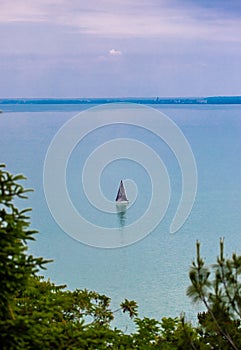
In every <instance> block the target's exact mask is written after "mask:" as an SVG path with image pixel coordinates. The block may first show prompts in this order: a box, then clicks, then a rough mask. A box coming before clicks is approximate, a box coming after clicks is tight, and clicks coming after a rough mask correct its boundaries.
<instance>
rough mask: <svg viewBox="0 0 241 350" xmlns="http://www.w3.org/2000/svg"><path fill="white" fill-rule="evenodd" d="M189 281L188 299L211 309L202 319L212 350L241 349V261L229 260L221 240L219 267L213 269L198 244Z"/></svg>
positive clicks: (203, 328) (201, 330)
mask: <svg viewBox="0 0 241 350" xmlns="http://www.w3.org/2000/svg"><path fill="white" fill-rule="evenodd" d="M211 270H212V271H211ZM211 272H212V273H211ZM189 277H190V280H191V283H192V284H191V286H190V287H189V288H188V290H187V295H188V296H190V297H191V298H192V300H193V301H194V302H196V301H198V300H200V301H202V302H203V304H204V305H205V307H206V309H207V311H206V312H205V313H202V314H200V315H198V319H199V323H200V326H201V327H200V334H201V335H202V337H203V339H205V342H207V343H209V344H210V345H211V348H212V349H235V350H237V349H241V332H240V331H241V327H240V316H241V284H240V277H241V257H240V256H237V255H236V254H233V255H232V258H231V259H226V258H225V257H224V241H223V239H221V240H220V254H219V256H218V257H217V263H216V264H214V265H213V266H212V269H210V267H207V266H205V262H204V260H203V259H202V258H201V257H200V243H199V242H197V258H196V262H193V265H192V268H191V270H190V273H189Z"/></svg>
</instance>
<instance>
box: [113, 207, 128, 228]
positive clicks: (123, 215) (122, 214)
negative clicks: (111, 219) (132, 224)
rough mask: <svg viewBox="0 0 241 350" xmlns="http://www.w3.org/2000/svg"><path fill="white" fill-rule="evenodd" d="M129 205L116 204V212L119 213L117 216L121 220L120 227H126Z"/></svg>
mask: <svg viewBox="0 0 241 350" xmlns="http://www.w3.org/2000/svg"><path fill="white" fill-rule="evenodd" d="M127 206H128V203H125V204H123V203H117V204H116V212H117V216H118V219H119V224H120V227H121V228H122V227H125V224H126V209H127Z"/></svg>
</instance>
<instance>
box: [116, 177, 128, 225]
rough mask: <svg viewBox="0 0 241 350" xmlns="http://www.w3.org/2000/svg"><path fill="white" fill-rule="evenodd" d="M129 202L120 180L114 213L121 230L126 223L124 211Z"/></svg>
mask: <svg viewBox="0 0 241 350" xmlns="http://www.w3.org/2000/svg"><path fill="white" fill-rule="evenodd" d="M128 204H129V201H128V199H127V197H126V192H125V188H124V184H123V181H122V180H121V182H120V186H119V189H118V192H117V196H116V212H117V215H118V218H119V223H120V227H121V228H123V227H124V226H125V222H126V209H127V206H128Z"/></svg>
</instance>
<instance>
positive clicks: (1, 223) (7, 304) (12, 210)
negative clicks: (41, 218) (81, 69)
mask: <svg viewBox="0 0 241 350" xmlns="http://www.w3.org/2000/svg"><path fill="white" fill-rule="evenodd" d="M20 180H24V177H23V176H22V175H16V176H13V175H11V174H9V173H8V172H7V171H5V167H4V166H3V165H0V247H1V250H0V281H1V289H0V317H1V319H4V318H5V317H6V318H9V317H10V318H14V314H13V312H12V306H11V305H12V302H13V299H14V297H15V296H16V293H18V292H20V291H21V290H23V289H24V288H25V287H26V286H27V284H28V279H29V276H31V275H34V274H35V273H36V272H37V271H38V269H39V268H40V267H43V265H44V263H45V261H44V260H43V259H42V258H34V257H33V256H32V255H27V254H26V250H27V246H26V241H27V240H30V239H33V234H34V233H35V231H32V230H30V229H29V221H28V219H29V218H28V216H27V213H28V211H29V209H25V210H21V211H20V210H19V209H17V208H16V206H15V205H14V200H15V199H17V198H26V193H27V192H28V190H25V189H24V188H23V187H22V186H21V185H20V184H19V183H17V181H20Z"/></svg>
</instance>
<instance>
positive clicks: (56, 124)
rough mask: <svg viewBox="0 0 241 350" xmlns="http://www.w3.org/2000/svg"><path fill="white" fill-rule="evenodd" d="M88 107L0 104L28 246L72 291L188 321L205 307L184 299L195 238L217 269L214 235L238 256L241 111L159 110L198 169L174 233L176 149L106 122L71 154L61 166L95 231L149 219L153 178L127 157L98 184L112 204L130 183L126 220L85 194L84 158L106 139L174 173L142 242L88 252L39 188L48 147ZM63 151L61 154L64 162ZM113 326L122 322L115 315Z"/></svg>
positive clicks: (3, 146)
mask: <svg viewBox="0 0 241 350" xmlns="http://www.w3.org/2000/svg"><path fill="white" fill-rule="evenodd" d="M89 107H90V105H77V106H76V105H57V106H56V105H24V106H23V105H2V106H1V105H0V109H2V110H4V113H2V114H0V131H1V138H0V152H1V159H0V162H1V163H5V164H6V165H7V169H8V170H9V171H11V172H12V173H23V174H24V175H26V177H27V178H28V180H27V181H26V187H30V188H34V190H35V191H34V193H33V194H30V197H29V200H28V201H26V203H24V204H22V203H21V205H22V206H24V207H32V208H33V211H32V215H31V221H32V227H33V228H35V229H37V230H38V231H39V232H40V233H39V234H38V235H37V239H36V242H34V243H33V244H31V246H30V250H31V252H32V253H34V254H35V255H37V256H43V257H45V258H47V259H53V260H54V262H53V263H51V264H49V266H48V270H47V271H44V272H43V274H44V275H45V276H46V277H50V278H51V280H53V281H54V282H56V283H57V284H67V286H68V288H70V289H74V288H88V289H91V290H96V291H98V292H100V293H104V294H106V295H108V296H110V297H111V298H112V304H113V308H118V305H119V303H120V302H121V301H122V300H123V299H124V298H128V299H134V300H136V301H137V302H138V304H139V311H140V315H141V316H148V317H155V318H157V319H160V318H161V317H163V316H172V317H175V316H178V315H179V314H180V313H181V312H185V313H186V315H187V317H188V318H189V319H191V320H194V318H195V314H196V313H197V311H198V310H200V309H201V306H200V305H199V306H193V305H192V304H191V302H190V300H189V299H188V298H187V297H186V288H187V286H188V285H189V280H188V271H189V267H190V265H191V262H192V260H193V258H194V257H195V242H196V240H197V239H198V240H200V241H201V244H202V255H203V256H204V257H205V258H206V261H207V262H208V263H213V262H214V260H215V258H216V256H217V254H218V249H219V238H220V237H225V247H226V252H227V253H231V252H233V251H236V252H237V253H239V254H240V253H241V137H240V135H241V106H240V105H155V108H157V109H158V110H160V111H162V112H163V113H165V114H166V115H167V116H168V117H169V118H170V119H171V120H172V121H174V122H175V123H176V124H177V126H178V127H179V128H180V130H181V131H182V132H183V134H184V135H185V137H186V139H187V140H188V142H189V144H190V146H191V149H192V151H193V154H194V157H195V160H196V164H197V171H198V190H197V195H196V199H195V203H194V205H193V208H192V211H191V214H190V215H189V217H188V219H187V221H186V222H185V223H184V225H183V226H182V227H181V229H180V230H178V232H176V233H175V234H170V233H169V226H170V223H171V221H172V219H173V216H174V214H175V211H176V209H177V206H178V203H179V200H180V196H181V186H182V179H181V171H180V167H179V164H178V162H177V160H176V159H175V157H174V156H173V154H172V152H170V150H169V149H168V147H166V145H164V144H163V143H162V142H161V141H160V140H157V139H156V138H155V136H154V135H151V134H148V133H144V132H143V130H142V132H140V131H141V130H140V129H139V128H138V127H135V126H128V127H126V126H125V125H119V126H118V128H117V126H116V125H113V126H108V127H106V128H101V129H100V130H98V134H96V133H90V135H89V137H87V138H85V139H84V140H83V142H80V143H78V145H77V146H76V147H75V148H74V150H73V152H72V154H71V157H70V159H69V162H68V166H67V170H66V185H67V187H68V192H69V196H70V198H71V201H72V203H73V205H74V206H75V208H76V209H77V210H78V211H80V212H81V215H83V216H85V217H86V219H87V220H89V221H92V222H94V224H95V225H97V226H102V227H105V226H106V227H108V229H111V228H113V227H115V226H117V227H119V229H125V226H127V225H129V224H130V223H132V222H133V221H135V220H136V219H137V218H138V215H143V214H144V213H145V207H146V206H147V205H148V203H149V201H150V193H151V181H150V178H149V177H148V173H147V172H146V171H145V169H143V168H141V167H140V165H139V164H137V163H135V162H133V161H130V160H128V159H118V160H117V161H116V162H112V163H110V164H109V165H108V166H106V167H105V169H104V171H103V174H102V177H101V188H102V190H103V192H104V195H105V196H106V197H107V198H108V199H109V200H114V198H115V195H116V191H117V188H118V185H119V180H120V178H126V177H128V178H132V175H133V177H134V180H135V182H136V185H137V187H138V197H137V200H136V202H135V204H134V205H133V207H132V209H131V211H127V212H126V214H125V215H118V214H113V215H107V216H106V215H104V214H103V213H100V211H98V210H95V209H94V208H93V207H92V206H91V205H90V204H89V203H88V201H87V200H86V198H84V193H83V188H82V182H81V181H82V180H81V179H82V178H81V172H82V168H83V164H84V159H85V158H86V156H87V155H88V154H90V153H91V152H92V151H93V150H94V149H95V148H97V147H99V146H100V145H101V144H102V143H104V142H107V141H109V140H112V139H116V138H117V137H118V138H122V137H126V135H127V136H128V138H131V137H133V138H134V139H139V140H140V141H141V142H144V143H147V144H148V145H149V146H150V147H152V148H154V149H155V150H156V152H157V153H159V155H160V157H161V158H162V160H163V163H165V165H166V167H167V171H168V174H169V176H170V185H171V196H170V204H169V206H168V209H167V212H166V214H165V216H164V218H163V220H162V221H161V222H160V224H158V226H157V227H156V228H155V229H154V230H153V232H151V233H150V234H148V235H147V236H146V237H145V238H143V239H141V240H140V241H138V242H136V243H134V244H131V245H127V246H126V247H121V248H115V249H107V248H105V249H103V248H96V247H91V246H88V245H86V244H83V243H81V242H79V241H78V240H76V239H73V238H71V237H70V235H68V234H66V233H65V232H64V231H63V230H62V229H61V228H60V227H59V225H58V224H57V223H56V222H55V220H54V218H53V216H52V215H51V212H50V210H49V207H48V205H47V202H46V198H45V195H44V189H43V168H44V161H45V157H46V154H47V150H48V148H49V145H50V143H51V141H52V140H53V137H54V136H55V135H56V133H57V132H58V130H59V129H60V128H61V127H62V126H63V125H64V123H66V122H67V121H69V120H71V118H73V117H74V116H75V115H76V113H77V112H78V111H80V110H85V109H87V108H89ZM70 137H71V135H70ZM61 154H62V153H61V152H60V154H59V156H60V157H61ZM117 324H118V325H119V326H121V327H125V326H126V325H128V324H129V323H128V321H127V317H123V316H121V315H120V314H119V313H118V314H117Z"/></svg>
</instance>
